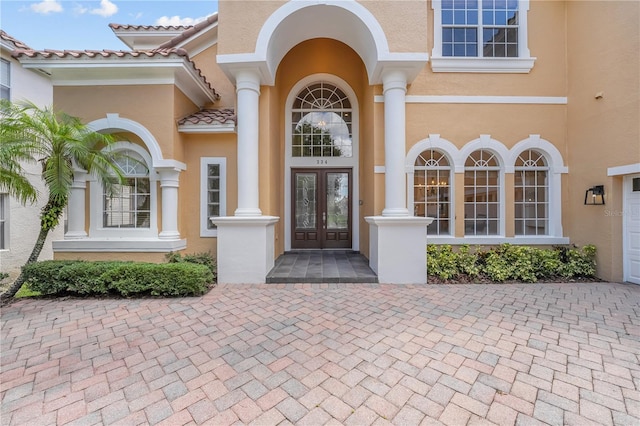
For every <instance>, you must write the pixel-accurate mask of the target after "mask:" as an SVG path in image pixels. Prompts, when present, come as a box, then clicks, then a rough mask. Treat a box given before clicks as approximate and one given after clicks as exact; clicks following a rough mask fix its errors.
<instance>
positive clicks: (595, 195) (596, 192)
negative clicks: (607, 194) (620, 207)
mask: <svg viewBox="0 0 640 426" xmlns="http://www.w3.org/2000/svg"><path fill="white" fill-rule="evenodd" d="M584 204H585V205H591V206H598V205H604V185H595V186H592V187H591V188H589V189H587V191H586V192H585V193H584Z"/></svg>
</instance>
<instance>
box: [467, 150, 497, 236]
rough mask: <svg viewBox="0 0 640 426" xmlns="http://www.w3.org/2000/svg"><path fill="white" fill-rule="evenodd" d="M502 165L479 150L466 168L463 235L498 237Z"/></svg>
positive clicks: (485, 151) (488, 152)
mask: <svg viewBox="0 0 640 426" xmlns="http://www.w3.org/2000/svg"><path fill="white" fill-rule="evenodd" d="M499 233H500V163H499V162H498V159H497V157H496V155H495V154H494V153H492V152H491V151H488V150H485V149H479V150H477V151H474V152H472V153H471V155H469V157H468V158H467V160H466V161H465V164H464V234H465V235H499Z"/></svg>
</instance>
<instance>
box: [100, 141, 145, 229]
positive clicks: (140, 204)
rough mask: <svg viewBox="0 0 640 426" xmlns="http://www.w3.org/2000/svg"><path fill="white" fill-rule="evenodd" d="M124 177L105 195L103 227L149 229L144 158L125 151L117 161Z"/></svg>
mask: <svg viewBox="0 0 640 426" xmlns="http://www.w3.org/2000/svg"><path fill="white" fill-rule="evenodd" d="M116 162H117V165H118V167H119V168H120V170H121V171H122V173H123V175H124V176H125V179H124V183H122V184H117V185H115V186H114V188H112V191H111V192H107V191H105V192H104V208H103V226H104V227H105V228H149V227H150V220H151V183H150V181H149V169H148V168H147V165H146V164H145V161H144V159H143V158H142V157H141V156H140V155H139V154H137V153H136V152H134V151H125V152H124V153H123V154H122V155H121V156H119V158H118V159H117V161H116Z"/></svg>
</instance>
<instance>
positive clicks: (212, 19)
mask: <svg viewBox="0 0 640 426" xmlns="http://www.w3.org/2000/svg"><path fill="white" fill-rule="evenodd" d="M216 22H218V14H217V13H214V14H213V15H211V16H208V17H207V19H205V20H204V21H201V22H198V23H197V24H196V25H194V26H192V27H189V28H187V29H185V31H183V32H182V34H180V35H179V36H176V37H174V38H172V39H171V40H169V41H167V42H166V43H163V44H161V45H160V46H159V47H158V49H163V48H164V49H166V48H169V47H174V46H177V45H178V44H180V43H181V42H182V41H184V40H186V39H188V38H190V37H192V36H194V35H195V34H197V33H199V32H200V31H202V30H203V29H205V28H206V27H208V26H209V25H212V24H215V23H216Z"/></svg>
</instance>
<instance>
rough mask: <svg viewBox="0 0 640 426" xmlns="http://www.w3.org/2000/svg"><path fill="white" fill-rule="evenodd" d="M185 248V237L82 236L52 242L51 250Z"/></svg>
mask: <svg viewBox="0 0 640 426" xmlns="http://www.w3.org/2000/svg"><path fill="white" fill-rule="evenodd" d="M185 248H187V240H186V239H182V240H179V239H176V240H161V239H158V238H136V239H132V238H82V239H74V240H60V241H54V242H53V251H54V252H56V253H64V252H85V253H86V252H103V253H108V252H117V253H139V252H152V253H168V252H170V251H178V250H184V249H185Z"/></svg>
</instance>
